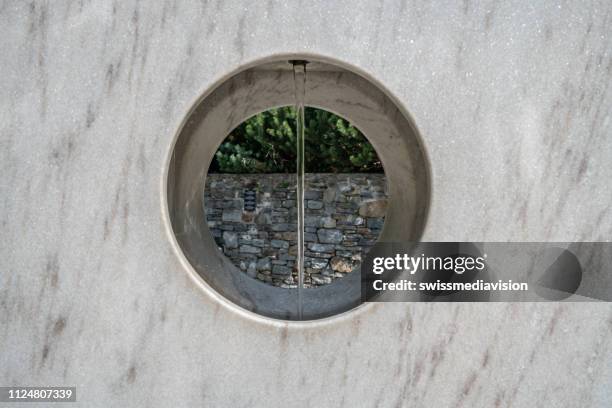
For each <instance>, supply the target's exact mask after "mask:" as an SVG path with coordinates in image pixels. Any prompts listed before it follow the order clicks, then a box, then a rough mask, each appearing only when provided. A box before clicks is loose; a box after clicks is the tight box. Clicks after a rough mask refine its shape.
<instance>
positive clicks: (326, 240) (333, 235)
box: [317, 229, 343, 244]
mask: <svg viewBox="0 0 612 408" xmlns="http://www.w3.org/2000/svg"><path fill="white" fill-rule="evenodd" d="M317 237H318V238H319V242H321V243H323V244H339V243H340V242H342V237H343V235H342V231H340V230H337V229H320V230H318V231H317Z"/></svg>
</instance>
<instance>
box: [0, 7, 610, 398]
mask: <svg viewBox="0 0 612 408" xmlns="http://www.w3.org/2000/svg"><path fill="white" fill-rule="evenodd" d="M611 41H612V4H611V3H610V2H609V1H605V0H601V1H587V2H565V1H546V2H536V3H533V2H525V1H510V2H494V1H484V2H474V1H468V0H466V1H462V2H446V1H433V2H430V1H420V0H416V1H405V2H400V1H359V2H354V1H353V2H351V1H337V2H333V3H330V2H324V1H312V2H308V3H299V4H298V3H293V2H289V1H279V2H275V1H268V2H245V1H222V0H218V1H207V2H200V1H182V2H171V1H158V2H142V1H122V2H119V1H116V2H111V1H104V2H88V1H54V2H49V3H47V2H43V1H34V2H29V3H26V2H19V1H4V2H2V3H1V4H0V55H2V58H0V72H1V73H2V75H0V91H1V94H2V96H3V97H2V98H0V147H1V148H0V169H1V170H2V175H3V177H1V178H0V226H1V228H0V231H1V232H2V234H1V243H0V327H1V328H2V330H0V385H43V384H44V385H75V386H76V387H77V395H78V401H79V402H78V403H77V404H76V405H77V406H78V405H82V406H87V407H91V406H109V405H111V406H132V405H142V406H145V405H146V406H193V405H200V406H245V407H246V406H266V407H271V406H279V407H280V406H283V407H285V406H346V407H352V406H360V407H361V406H363V407H376V406H381V407H383V406H457V407H459V406H482V407H534V406H536V407H537V406H546V407H550V406H559V407H607V406H610V405H612V393H611V391H610V390H611V389H612V386H611V385H612V357H611V356H612V341H611V338H612V337H611V334H612V308H611V307H610V305H609V304H607V303H602V304H590V303H580V304H579V303H575V304H560V303H546V304H544V303H540V304H534V303H520V304H519V303H516V304H506V303H499V304H374V305H367V306H364V307H361V308H360V309H358V310H356V311H354V312H352V313H350V314H347V315H343V316H341V317H338V318H333V319H330V320H323V321H320V322H318V323H303V324H298V323H283V322H278V321H276V322H275V321H270V320H263V319H261V318H256V317H254V316H252V315H249V314H246V313H243V312H239V311H236V310H235V309H233V308H230V307H228V306H227V305H225V304H224V303H223V302H222V301H220V299H219V298H218V297H216V296H214V295H213V294H210V293H208V292H205V291H203V290H202V289H201V288H200V287H198V286H197V285H196V284H195V283H194V282H193V281H192V280H191V279H190V278H189V276H188V274H187V273H186V271H185V267H186V266H185V265H184V264H183V263H182V262H181V260H180V258H179V257H178V256H177V253H176V250H175V248H174V247H173V246H172V245H171V241H170V239H169V237H168V231H167V224H166V220H165V218H164V217H165V216H164V214H163V212H162V204H161V203H162V196H163V194H162V185H163V184H162V168H163V166H164V163H165V161H166V158H167V154H168V151H169V149H170V146H171V144H172V141H173V138H174V136H175V134H176V132H177V130H178V126H179V125H180V123H181V121H182V120H183V118H184V116H185V115H186V114H187V112H188V110H189V109H190V107H191V106H192V105H193V103H194V102H195V101H196V100H197V98H198V97H199V96H200V95H201V94H202V93H203V92H204V90H206V89H207V88H208V87H209V86H211V85H212V84H213V83H215V81H217V80H218V79H220V78H221V77H223V76H224V75H226V74H227V73H228V72H230V71H233V70H235V69H236V68H238V67H239V66H240V65H242V64H244V63H249V62H252V61H255V60H257V59H259V58H264V57H268V56H270V55H274V54H290V53H306V54H308V53H313V54H319V55H322V56H328V57H331V58H335V59H338V60H340V61H344V62H345V63H347V64H350V65H353V66H356V67H358V68H359V69H360V70H362V72H364V73H365V74H367V75H369V76H371V77H372V78H374V79H375V80H377V81H380V83H381V84H382V85H383V86H385V87H386V88H387V89H388V90H389V91H390V92H391V93H392V94H393V95H395V97H397V99H398V101H399V102H400V103H401V104H403V105H404V106H405V107H406V109H407V110H408V112H409V113H410V114H411V116H412V118H413V120H414V123H415V124H416V126H417V127H418V129H419V131H420V134H421V135H422V137H423V142H424V145H425V147H426V149H427V154H428V157H429V160H430V165H431V176H432V203H431V208H430V215H429V218H428V223H427V226H426V231H425V238H426V239H428V240H461V239H465V240H474V241H496V240H499V241H506V240H517V241H530V240H531V241H553V240H559V241H571V240H585V241H587V240H589V241H608V240H609V239H610V236H611V233H612V210H611V209H610V202H611V200H612V192H611V191H612V190H611V189H610V188H609V187H610V180H612V166H610V159H611V158H612V138H611V137H610V136H611V133H612V119H611V114H612V112H611V111H612V89H611V88H610V83H611V82H612V46H611ZM270 344H276V345H277V347H270Z"/></svg>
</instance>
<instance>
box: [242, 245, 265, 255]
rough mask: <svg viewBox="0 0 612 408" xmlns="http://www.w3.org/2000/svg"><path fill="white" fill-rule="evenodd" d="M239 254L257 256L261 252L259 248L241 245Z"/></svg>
mask: <svg viewBox="0 0 612 408" xmlns="http://www.w3.org/2000/svg"><path fill="white" fill-rule="evenodd" d="M240 252H242V253H245V254H258V253H260V252H261V248H257V247H255V246H252V245H241V246H240Z"/></svg>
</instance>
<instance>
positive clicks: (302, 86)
mask: <svg viewBox="0 0 612 408" xmlns="http://www.w3.org/2000/svg"><path fill="white" fill-rule="evenodd" d="M291 63H292V64H293V81H294V84H295V110H296V119H297V121H296V122H297V129H296V140H297V149H296V150H297V169H296V170H297V171H296V176H297V185H296V191H297V260H296V265H297V273H298V318H299V319H300V320H302V316H303V299H302V290H303V289H304V161H305V157H304V154H305V152H304V99H305V97H306V64H307V62H306V61H291Z"/></svg>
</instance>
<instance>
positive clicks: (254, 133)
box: [203, 106, 387, 289]
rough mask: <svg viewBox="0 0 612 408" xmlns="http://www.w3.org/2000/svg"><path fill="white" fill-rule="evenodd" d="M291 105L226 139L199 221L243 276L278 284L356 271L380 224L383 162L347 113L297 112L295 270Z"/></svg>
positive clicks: (308, 283)
mask: <svg viewBox="0 0 612 408" xmlns="http://www.w3.org/2000/svg"><path fill="white" fill-rule="evenodd" d="M296 118H297V111H296V108H295V106H284V107H280V108H274V109H270V110H267V111H264V112H261V113H258V114H256V115H255V116H252V117H250V118H249V119H247V120H246V121H244V122H243V123H242V124H240V125H239V126H238V127H236V128H235V129H234V130H232V131H231V132H230V134H229V135H228V136H227V137H226V138H225V140H224V141H223V142H222V143H221V145H220V146H219V148H218V149H217V151H216V153H215V155H214V157H213V160H212V162H211V165H210V167H209V169H208V175H207V177H206V181H205V186H204V200H203V204H204V213H205V215H206V223H207V225H208V229H209V231H210V232H211V234H212V236H213V238H214V240H215V242H216V243H217V245H218V248H219V250H220V251H221V252H222V253H223V254H224V255H225V256H226V257H227V258H228V259H229V260H230V261H231V262H232V264H233V265H234V266H235V267H236V268H238V269H239V270H241V271H242V272H244V273H246V274H247V275H248V276H250V277H252V278H254V279H257V280H259V281H261V282H264V283H266V284H268V285H273V286H277V287H281V288H288V289H295V288H298V287H299V285H300V279H299V274H300V273H302V274H303V282H302V285H303V287H304V288H311V287H320V286H323V285H327V284H330V283H332V282H334V281H336V280H337V279H340V278H343V277H345V276H347V275H348V274H349V273H352V272H354V271H355V270H356V269H357V268H358V266H359V265H360V263H361V260H362V259H363V257H364V256H365V255H366V253H367V252H368V250H369V249H370V248H371V247H372V246H373V245H374V243H375V242H376V240H377V239H378V237H379V235H380V232H381V231H382V227H383V223H384V217H385V212H386V208H387V192H386V182H385V176H384V172H383V166H382V162H381V160H380V159H379V157H378V155H377V154H376V150H375V149H374V147H373V146H372V145H371V144H370V142H369V141H368V140H367V138H366V137H365V136H364V135H363V134H362V133H361V132H360V131H359V130H358V129H357V128H356V127H355V126H353V125H352V124H351V123H350V122H349V121H347V120H346V119H344V118H342V117H340V116H338V115H335V114H333V113H331V112H328V111H326V110H323V109H318V108H314V107H306V109H305V112H304V118H305V120H304V123H305V129H304V144H305V149H304V159H305V160H304V166H305V168H304V170H305V177H304V190H303V206H304V220H303V223H302V225H303V229H304V231H303V233H304V235H303V248H304V260H303V265H304V268H303V270H302V271H300V270H299V268H298V266H299V263H298V262H297V257H298V256H299V254H298V227H297V225H298V204H299V202H298V200H297V188H298V187H297V185H298V183H297V175H296V168H297V165H296V163H297V132H296V129H297V120H296Z"/></svg>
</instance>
